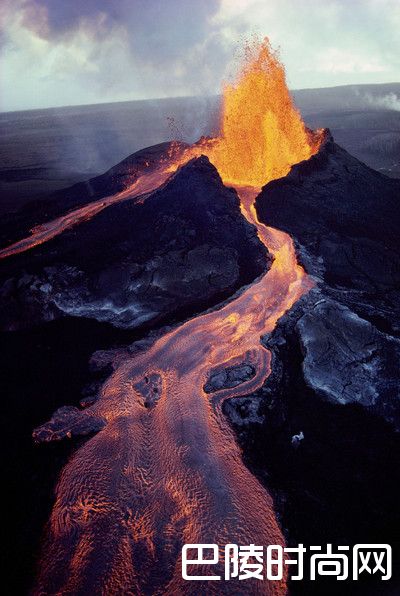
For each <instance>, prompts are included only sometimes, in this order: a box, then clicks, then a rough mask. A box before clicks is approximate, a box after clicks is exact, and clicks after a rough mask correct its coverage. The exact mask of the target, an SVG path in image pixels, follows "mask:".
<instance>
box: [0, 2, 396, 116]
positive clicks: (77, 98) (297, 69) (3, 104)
mask: <svg viewBox="0 0 400 596" xmlns="http://www.w3.org/2000/svg"><path fill="white" fill-rule="evenodd" d="M0 24H1V29H0V65H1V68H0V110H1V111H6V110H7V111H8V110H20V109H30V108H41V107H51V106H63V105H79V104H91V103H102V102H111V101H124V100H131V99H147V98H160V97H174V96H183V95H213V94H215V93H217V92H219V91H220V89H221V84H222V81H224V80H229V79H230V78H231V77H232V76H233V74H234V72H235V69H236V68H237V65H238V62H239V61H240V51H241V48H242V47H243V45H244V42H245V40H246V39H249V37H251V36H253V35H254V34H257V35H259V36H261V37H263V36H268V37H269V39H270V40H271V42H272V45H273V46H274V47H275V48H279V50H280V55H281V59H282V61H283V62H284V64H285V66H286V72H287V78H288V83H289V86H290V87H291V88H293V89H301V88H309V87H327V86H334V85H343V84H359V83H383V82H397V81H400V34H399V31H400V0H1V4H0Z"/></svg>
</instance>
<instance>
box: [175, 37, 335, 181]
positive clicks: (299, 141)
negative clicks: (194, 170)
mask: <svg viewBox="0 0 400 596" xmlns="http://www.w3.org/2000/svg"><path fill="white" fill-rule="evenodd" d="M322 136H323V135H322V131H317V132H312V131H310V130H308V129H307V128H306V127H305V125H304V122H303V120H302V119H301V116H300V113H299V112H298V110H297V109H296V107H295V106H294V104H293V100H292V98H291V95H290V93H289V90H288V87H287V84H286V77H285V69H284V66H283V65H282V64H281V62H280V61H279V57H278V54H277V52H275V51H274V50H273V49H272V47H271V44H270V42H269V41H268V39H267V38H265V39H264V40H263V41H262V42H259V41H257V40H255V41H253V43H250V44H248V45H247V46H246V51H245V60H244V63H243V66H242V68H241V70H240V72H239V74H238V76H237V79H236V81H235V82H234V83H233V84H231V85H228V84H226V85H225V87H224V90H223V109H222V115H221V136H220V137H217V138H215V139H202V140H200V141H199V142H198V143H197V144H196V145H194V146H193V147H191V148H190V149H189V150H188V153H190V155H191V156H192V157H195V156H198V155H200V154H201V153H203V154H205V155H207V156H208V157H209V159H210V161H211V162H212V163H213V164H214V165H215V167H216V168H217V170H218V172H219V174H220V176H221V178H222V179H223V181H224V182H225V183H229V184H235V185H239V186H253V187H260V186H263V185H264V184H267V182H269V181H270V180H274V179H276V178H281V177H282V176H286V174H287V173H288V172H289V170H290V168H291V166H292V165H293V164H295V163H298V162H300V161H303V160H305V159H309V158H310V157H311V155H313V154H314V153H316V152H317V151H318V149H319V146H320V144H321V139H322ZM185 160H187V153H186V156H185V158H184V161H185ZM181 163H182V162H181Z"/></svg>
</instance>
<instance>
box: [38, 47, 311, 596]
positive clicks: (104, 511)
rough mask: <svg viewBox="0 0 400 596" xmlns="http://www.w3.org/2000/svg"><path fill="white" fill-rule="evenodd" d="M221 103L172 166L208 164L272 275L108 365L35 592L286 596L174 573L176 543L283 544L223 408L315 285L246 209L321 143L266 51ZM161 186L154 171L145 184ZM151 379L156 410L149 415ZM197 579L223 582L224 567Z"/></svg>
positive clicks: (260, 377)
mask: <svg viewBox="0 0 400 596" xmlns="http://www.w3.org/2000/svg"><path fill="white" fill-rule="evenodd" d="M249 51H250V50H249ZM250 53H251V52H250ZM253 57H254V56H253ZM224 97H225V99H224V111H223V134H222V136H221V137H220V138H218V139H213V140H208V141H202V142H200V143H198V144H197V145H196V146H194V147H192V148H191V149H190V150H188V151H186V154H185V157H184V158H183V160H181V163H184V162H185V161H187V160H188V159H190V158H191V157H194V156H196V155H199V154H200V153H205V154H207V155H208V156H209V158H210V160H211V161H212V162H213V163H214V164H215V165H216V166H217V168H218V170H219V172H220V174H221V176H222V178H223V180H224V181H225V182H229V183H234V186H235V187H236V190H237V192H238V195H239V197H240V201H241V209H242V213H243V215H244V216H245V217H246V218H247V219H248V221H249V222H250V223H252V224H253V225H255V226H256V228H257V231H258V235H259V238H260V240H261V242H262V243H263V244H264V245H265V246H266V247H267V248H268V250H269V252H270V254H271V255H272V256H273V262H272V265H271V268H270V269H269V271H268V272H267V273H266V274H265V275H264V276H262V277H261V278H259V279H258V280H256V281H255V282H254V283H252V284H251V285H249V286H248V287H246V288H244V289H243V291H242V292H240V293H239V294H238V295H237V296H236V297H235V298H234V299H233V300H232V301H231V302H229V303H227V304H225V305H224V306H223V307H221V308H219V309H217V310H214V311H212V312H208V313H206V314H203V315H200V316H197V317H195V318H193V319H191V320H189V321H187V322H186V323H184V324H182V325H181V326H179V327H177V328H175V329H172V330H170V331H168V332H167V333H165V334H164V335H163V336H162V337H160V338H159V339H158V340H157V341H156V342H155V343H154V344H153V346H152V347H151V348H149V349H148V350H147V351H145V352H142V353H139V354H137V355H132V356H130V357H127V358H126V360H124V361H123V362H119V363H118V364H116V368H115V371H114V373H113V374H112V375H111V376H110V378H109V379H108V380H107V381H106V383H105V384H104V386H103V387H102V389H101V393H100V396H99V399H98V401H97V402H95V403H94V405H92V406H91V407H89V408H87V410H86V412H87V413H88V414H89V415H90V414H93V416H95V417H99V416H100V417H102V418H104V419H105V420H107V426H106V427H105V428H104V429H103V430H101V431H100V432H99V433H98V434H97V435H96V436H94V437H93V438H91V439H90V440H88V441H87V442H86V443H85V444H83V445H82V446H81V447H80V448H79V449H77V451H76V452H75V453H74V455H73V457H72V458H71V460H70V461H69V462H68V464H67V465H66V466H65V468H64V470H63V472H62V474H61V477H60V481H59V484H58V486H57V491H56V502H55V506H54V508H53V512H52V515H51V519H50V523H49V530H48V536H47V541H46V547H45V550H44V553H43V557H42V560H41V569H40V575H39V578H38V583H37V587H36V591H35V593H36V594H44V593H45V594H89V593H94V594H110V595H113V594H160V595H161V594H170V595H175V594H200V593H201V594H203V593H204V594H224V593H227V594H269V595H276V596H278V595H279V596H283V595H284V594H286V591H287V588H286V578H283V579H282V580H281V581H276V582H273V581H272V582H271V581H262V582H260V581H258V580H250V581H246V582H240V581H235V580H233V581H230V582H225V581H216V582H200V583H199V582H187V581H185V580H183V579H182V575H181V549H182V546H183V544H185V543H203V544H204V543H215V544H218V545H221V546H223V545H225V544H227V543H234V544H239V545H249V544H256V545H264V546H266V545H268V544H277V545H278V544H284V538H283V536H282V533H281V531H280V528H279V525H278V522H277V520H276V516H275V512H274V507H273V502H272V499H271V497H270V496H269V494H268V492H267V491H266V490H265V489H264V488H263V487H262V486H261V484H260V483H259V482H258V480H257V479H256V478H255V477H254V476H253V475H252V474H251V473H250V471H249V470H248V469H247V468H246V466H244V464H243V461H242V457H241V451H240V448H239V446H238V444H237V443H236V440H235V436H234V434H233V432H232V429H231V427H230V426H229V424H228V422H227V420H226V417H225V416H224V415H223V413H222V403H223V401H224V400H226V399H228V398H235V397H237V396H241V395H246V394H250V393H252V392H253V391H255V390H257V389H258V388H260V387H261V386H262V385H263V383H264V381H265V379H266V377H268V375H269V373H270V368H271V354H270V352H269V351H268V350H267V349H265V348H264V347H263V345H262V344H261V343H260V337H261V336H263V335H264V334H266V333H268V332H272V331H273V329H274V327H275V325H276V323H277V321H278V320H279V318H280V317H281V316H282V315H283V314H284V313H285V312H286V311H287V310H288V309H290V308H291V307H292V305H293V304H294V303H295V302H296V300H298V299H299V298H300V297H301V296H302V295H303V294H304V293H305V292H307V291H308V290H309V289H310V287H311V285H312V283H311V280H310V279H309V278H308V276H307V275H306V273H305V271H304V270H303V269H302V267H301V266H300V265H299V264H298V263H297V260H296V253H295V249H294V245H293V242H292V240H291V238H290V237H289V236H288V235H287V234H285V233H284V232H281V231H278V230H274V229H272V228H268V227H266V226H265V225H264V224H262V223H260V222H259V221H258V219H257V216H256V212H255V209H254V200H255V197H256V196H257V194H258V193H259V191H260V188H259V187H260V186H261V185H263V184H266V183H267V182H268V181H269V180H271V179H273V178H278V177H280V176H284V175H285V174H286V173H287V172H288V170H289V169H290V166H291V165H292V164H294V163H296V162H298V161H301V160H303V159H307V158H309V157H310V156H311V155H312V154H313V153H314V152H315V151H316V150H317V148H318V143H319V140H318V138H319V137H318V135H317V136H313V135H312V134H311V133H309V132H308V131H307V130H306V129H305V127H304V124H303V123H302V121H301V118H300V116H299V114H298V112H297V111H296V109H295V108H294V107H293V104H292V101H291V98H290V95H289V92H288V90H287V88H286V84H285V76H284V71H283V67H282V66H281V64H280V63H279V61H278V59H277V56H276V54H274V53H273V52H272V51H271V48H270V45H269V43H268V42H267V41H264V42H263V44H262V45H261V46H260V47H259V48H258V53H257V54H256V56H255V58H254V60H252V61H251V60H250V61H248V62H247V63H246V65H245V67H244V69H243V70H242V72H241V74H240V75H239V78H238V81H237V82H236V84H234V85H232V86H227V87H226V88H225V96H224ZM178 165H179V164H178V162H175V163H173V164H171V166H170V167H169V171H170V172H171V171H173V170H175V169H176V167H177V166H178ZM165 176H166V173H165V169H162V170H161V171H160V178H159V179H157V176H156V175H154V178H153V179H152V181H151V184H153V183H154V184H155V185H159V184H161V183H162V182H164V181H165ZM156 187H157V186H155V187H154V188H156ZM110 200H111V198H110ZM243 361H246V362H249V363H251V364H252V365H253V367H254V368H255V370H256V374H255V376H254V377H253V378H251V379H250V380H249V381H247V382H245V383H244V384H242V385H239V386H237V387H235V388H229V389H222V390H220V391H217V392H215V393H214V394H207V393H205V391H204V384H205V383H206V381H207V379H208V377H209V374H210V371H211V370H215V369H219V368H224V367H226V366H227V365H229V364H232V363H235V362H243ZM154 378H157V379H158V384H157V392H158V394H159V399H158V401H157V403H156V405H154V407H152V408H147V407H146V404H145V395H146V392H147V391H149V388H148V387H149V383H150V382H151V381H150V380H151V379H154ZM146 387H147V389H146ZM150 389H151V386H150ZM196 572H197V573H200V574H201V573H202V570H201V569H196ZM203 572H204V573H206V574H207V573H212V574H221V575H222V576H223V574H224V571H223V565H218V566H216V567H215V568H211V569H208V568H207V567H205V568H204V569H203Z"/></svg>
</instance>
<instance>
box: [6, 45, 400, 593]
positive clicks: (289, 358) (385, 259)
mask: <svg viewBox="0 0 400 596" xmlns="http://www.w3.org/2000/svg"><path fill="white" fill-rule="evenodd" d="M221 129H222V132H221V135H220V136H218V137H215V138H202V139H200V140H199V141H198V142H197V143H195V144H194V145H187V144H184V143H178V142H173V143H166V144H162V145H158V146H155V147H151V148H148V149H145V150H143V151H140V152H138V153H135V154H133V155H132V156H130V157H128V158H127V159H125V160H124V161H123V162H121V163H120V164H118V165H116V166H115V167H113V168H112V169H111V170H109V171H108V172H106V173H105V174H104V175H102V176H99V177H97V178H94V179H92V180H90V181H88V182H87V183H80V184H78V185H75V186H74V187H71V188H70V189H66V190H65V191H62V192H59V193H57V195H56V196H55V197H54V201H53V202H52V203H51V204H50V206H49V207H48V208H47V209H48V210H47V212H46V213H45V214H42V216H41V217H40V218H39V219H40V221H38V215H37V212H35V211H34V210H32V208H30V209H27V210H25V211H23V212H21V213H20V215H19V216H18V217H16V218H15V220H14V221H13V222H11V223H9V224H8V225H7V226H6V227H5V229H4V232H3V235H2V238H3V244H2V248H1V250H0V274H1V279H2V282H1V290H0V291H1V296H2V301H3V304H4V308H3V310H2V314H1V319H0V322H1V325H2V328H3V329H4V331H5V332H8V333H10V332H15V331H16V330H19V331H20V332H22V331H23V332H24V333H28V334H29V333H30V332H31V330H32V329H33V328H34V327H35V326H38V325H44V324H49V322H55V321H61V320H65V319H66V320H73V321H74V324H76V322H77V321H78V329H79V324H81V325H84V322H85V321H87V320H88V319H89V320H92V321H96V322H97V323H99V324H107V326H108V328H109V329H115V330H118V333H119V332H120V331H121V330H124V332H130V333H131V332H132V331H133V330H134V331H135V333H136V336H135V338H134V339H135V341H130V342H128V341H127V338H128V336H127V335H126V336H124V337H125V340H126V341H125V343H124V344H122V343H121V341H120V338H121V335H118V340H117V339H116V340H115V342H111V343H112V345H111V346H108V348H110V349H107V350H104V349H102V350H98V351H97V352H96V353H95V354H94V355H93V357H92V359H91V365H92V367H94V368H96V370H97V371H98V370H102V371H103V373H104V377H103V378H102V379H101V382H100V383H97V384H96V385H95V387H94V389H93V391H92V394H91V395H90V398H88V399H82V400H81V403H80V405H79V407H78V404H73V405H64V406H62V407H58V408H57V409H56V410H55V411H54V413H53V414H52V415H51V414H50V416H49V421H48V422H45V421H43V423H42V424H40V425H39V426H38V427H37V428H36V429H35V430H34V431H33V438H34V441H35V442H36V443H49V442H53V441H60V440H62V439H67V440H68V439H75V438H76V437H82V436H85V437H86V439H82V438H80V439H79V441H80V443H79V446H78V447H77V449H76V450H75V451H74V453H73V455H72V457H71V458H70V459H69V460H68V461H67V462H66V464H65V466H64V468H63V470H62V472H61V474H60V477H59V480H58V483H57V487H56V491H55V493H56V494H55V500H54V504H53V509H52V512H51V515H50V519H49V522H48V524H47V528H46V536H45V540H44V544H43V549H42V554H41V557H40V563H39V570H38V576H37V580H36V584H35V588H34V593H37V594H43V593H45V594H54V593H57V594H58V593H68V594H86V593H90V592H95V593H107V594H125V593H134V594H186V593H187V594H192V593H193V594H194V593H196V594H198V593H199V590H200V591H204V593H207V594H208V593H210V594H212V593H218V594H220V593H235V594H241V593H243V594H249V593H251V594H285V593H287V590H288V579H289V578H288V577H287V574H286V572H285V573H283V575H282V577H281V578H280V579H279V580H278V581H271V580H268V581H267V580H265V581H262V582H260V581H258V580H256V579H251V580H249V581H248V582H247V583H246V584H245V585H244V583H242V582H240V581H238V580H237V579H232V580H231V581H230V582H218V583H217V587H212V582H211V583H210V582H207V581H203V582H200V584H199V583H198V582H194V583H193V582H188V581H187V580H185V579H183V577H182V573H181V565H182V558H181V557H182V555H181V551H182V546H183V545H184V544H217V545H225V544H232V543H233V544H260V545H265V546H266V545H284V544H285V541H290V540H292V539H293V537H299V536H298V533H297V532H298V530H299V528H303V529H304V520H303V521H302V517H301V509H302V507H303V508H304V510H305V511H307V512H309V511H311V512H312V511H314V514H315V515H316V516H317V517H318V515H321V516H323V515H325V518H326V525H327V527H329V528H331V530H332V536H333V538H332V539H330V540H328V541H333V540H337V541H338V542H339V543H340V540H344V542H345V543H346V540H350V539H351V540H355V541H356V542H360V541H361V542H362V541H364V542H367V543H368V542H371V539H368V537H367V536H365V534H364V533H363V532H364V529H365V528H364V526H362V525H360V523H359V522H360V520H359V518H358V517H357V515H358V516H359V517H362V515H363V514H364V513H365V514H367V515H368V516H369V520H370V523H371V525H372V526H373V527H374V532H375V534H374V539H376V542H378V543H385V542H386V541H387V540H388V539H387V538H386V537H385V536H384V535H383V534H382V532H386V531H387V529H388V524H386V523H383V524H382V523H381V522H382V516H383V514H382V508H383V509H384V510H385V513H384V516H386V517H385V522H387V519H391V520H392V523H393V520H394V519H395V516H396V515H397V513H395V511H394V507H393V504H392V502H391V500H390V499H391V495H392V494H393V486H392V483H394V482H395V478H394V477H395V476H396V475H397V473H398V472H397V471H396V470H397V469H398V467H397V466H396V465H395V459H396V455H397V454H398V435H397V434H396V432H395V431H396V430H398V429H399V427H400V412H399V371H398V366H397V364H396V363H397V362H398V359H399V356H400V341H399V339H398V330H399V328H398V300H397V298H398V288H399V262H400V259H399V246H398V231H399V228H400V226H399V224H400V222H399V215H398V214H399V210H398V199H399V196H400V182H399V181H398V180H392V179H388V178H386V177H385V176H383V175H381V174H378V173H376V172H374V171H373V170H371V169H369V168H368V167H366V166H365V165H363V164H362V163H360V162H359V161H357V160H356V159H355V158H353V157H351V156H350V155H349V154H347V153H346V152H345V151H344V150H343V149H341V148H340V147H339V146H338V145H336V144H335V143H334V141H333V139H332V137H331V135H330V133H329V131H328V130H319V131H311V130H308V129H307V128H306V127H305V125H304V123H303V122H302V119H301V117H300V114H299V113H298V111H297V110H296V108H295V106H294V105H293V102H292V99H291V97H290V94H289V92H288V90H287V87H286V82H285V74H284V69H283V67H282V65H281V64H280V62H279V59H278V56H277V54H276V53H274V52H273V51H272V49H271V47H270V45H269V43H268V42H267V41H265V42H264V43H263V44H261V45H257V46H256V47H254V46H249V47H248V48H247V53H246V61H245V64H244V67H243V69H242V71H241V73H240V74H239V76H238V78H237V80H236V82H235V83H234V84H232V85H229V86H227V87H226V88H225V90H224V107H223V113H222V118H221ZM36 207H37V205H36ZM82 328H83V327H82ZM116 337H117V335H116ZM131 339H133V336H132V338H131ZM78 341H79V339H78ZM102 347H104V346H98V348H102ZM296 390H298V391H299V403H300V406H301V404H303V406H304V407H303V414H302V415H301V414H299V411H298V408H299V404H297V405H294V400H295V397H294V394H295V392H296ZM332 412H334V414H332V415H331V413H332ZM338 412H339V413H338ZM318 415H320V420H319V421H318ZM335 421H336V424H337V426H334V423H335ZM360 421H361V422H360ZM299 424H301V425H304V426H302V427H301V428H300V427H299V426H298V425H299ZM318 424H321V428H322V427H324V428H325V427H328V426H329V424H330V425H332V426H331V427H329V431H330V434H329V436H330V437H331V438H332V437H335V441H336V443H335V447H333V448H335V449H337V451H338V452H339V451H340V450H343V451H344V452H345V448H344V442H345V441H346V440H347V441H348V440H349V437H350V436H351V437H352V440H353V441H354V442H355V444H356V446H355V447H354V451H356V455H354V461H355V462H357V464H359V465H361V470H359V471H358V476H357V477H358V479H359V481H358V484H357V483H355V484H354V485H353V486H350V487H349V495H348V501H349V503H350V509H351V507H352V503H353V500H356V495H357V493H358V491H359V490H366V489H367V490H368V491H370V493H372V494H374V495H375V494H376V493H374V490H376V489H374V488H373V487H372V486H371V484H372V483H371V474H377V475H378V473H379V477H380V478H381V485H380V486H384V487H385V488H386V489H387V495H386V496H385V497H381V503H380V504H379V506H374V507H372V505H371V504H369V506H368V505H366V506H365V507H364V509H362V511H361V513H355V514H354V515H355V520H354V521H353V522H352V523H350V522H349V523H348V524H347V525H346V524H341V523H340V519H341V518H340V511H338V508H337V507H333V506H332V503H331V502H332V501H334V502H336V501H337V502H339V503H343V495H342V493H341V492H340V490H339V489H338V488H337V482H340V475H341V473H342V474H343V478H347V476H349V477H350V476H352V475H353V473H354V470H353V468H351V466H350V469H349V468H345V467H344V466H343V462H341V463H338V462H334V461H333V462H331V459H332V456H331V457H330V458H328V459H329V462H330V467H329V468H325V471H324V470H323V469H324V466H323V456H324V454H325V455H326V453H325V451H326V446H325V445H324V450H323V449H320V447H321V444H322V443H323V439H321V437H320V436H319V432H320V431H319V429H318ZM315 425H316V426H315ZM324 425H325V426H324ZM346 425H347V426H348V428H347V430H346V428H344V427H346ZM300 431H301V433H300ZM303 431H304V432H303ZM367 431H368V432H369V433H370V436H371V435H373V437H374V441H375V444H374V447H373V449H371V445H370V444H369V443H368V437H366V436H364V435H363V434H362V433H363V432H365V433H367V435H368V432H367ZM341 432H342V435H341V434H340V433H341ZM298 433H300V434H298ZM335 433H336V434H335ZM322 434H324V433H322ZM295 436H296V437H299V436H301V437H302V438H301V441H302V442H304V446H303V445H302V444H300V445H299V446H297V448H296V449H295V447H294V445H297V442H296V440H295V439H293V437H295ZM327 436H328V435H327ZM265 440H266V441H267V445H265V444H264V443H263V441H265ZM297 441H299V439H297ZM357 441H358V443H357ZM255 445H257V446H258V449H254V446H255ZM251 446H253V448H252V447H251ZM388 450H389V451H390V455H389V456H387V459H386V460H385V457H386V456H384V454H385V453H387V451H388ZM371 451H373V455H372V456H371ZM311 453H313V454H314V455H313V457H311V455H310V454H311ZM243 455H244V456H245V461H246V463H247V465H245V463H244V460H243ZM291 460H292V463H291ZM293 461H296V465H297V466H298V468H299V469H301V470H303V487H302V490H301V489H300V488H299V486H300V483H301V480H300V479H299V478H298V477H297V476H296V473H295V469H294V468H295V466H294V464H293ZM360 462H363V463H362V464H360ZM313 463H314V464H315V470H314V475H313V472H310V470H309V467H310V466H311V468H312V465H313ZM335 466H336V467H335ZM338 466H339V467H338ZM340 466H342V467H340ZM389 466H390V468H391V474H390V477H389V475H387V474H385V473H384V472H385V470H386V471H387V470H388V467H389ZM280 467H283V471H282V470H281V471H279V469H280ZM285 470H286V472H285ZM316 471H317V472H316ZM285 473H286V474H287V476H286V478H289V479H290V482H289V484H290V486H289V487H288V483H286V484H285V481H284V478H285ZM315 473H317V477H316V476H315ZM324 474H325V475H324ZM346 474H347V476H346ZM330 475H332V476H333V477H334V478H335V481H336V485H335V488H334V489H333V491H332V492H329V491H328V492H326V493H324V491H323V490H322V488H321V487H323V486H324V483H325V484H326V480H327V478H328V477H330ZM335 490H336V492H335ZM352 491H353V492H352ZM300 493H301V495H302V496H301V497H300V496H299V494H300ZM335 499H336V501H335ZM283 502H285V503H286V505H282V503H283ZM311 503H314V505H312V504H311ZM316 503H317V505H316ZM321 503H322V505H321ZM313 507H314V509H313ZM321 510H322V511H323V512H324V514H322V513H321ZM386 518H387V519H386ZM338 519H339V521H338ZM282 520H284V521H283V523H282ZM320 521H321V522H323V519H321V520H320ZM335 521H336V526H335ZM286 523H288V525H290V527H287V526H286ZM291 524H293V525H291ZM375 526H376V527H375ZM338 528H340V531H338ZM346 528H347V529H346ZM349 528H350V529H349ZM354 528H355V530H354ZM379 529H380V530H381V534H379ZM353 530H354V532H353ZM304 531H305V530H304ZM335 532H336V533H335ZM346 532H347V533H346ZM316 536H317V538H318V537H319V538H321V536H320V535H318V533H316V532H315V531H314V534H313V533H312V532H311V533H310V534H309V537H310V540H313V539H315V537H316ZM328 538H329V537H328ZM199 570H200V571H201V573H203V574H207V573H208V569H207V564H205V565H202V566H199V567H198V569H197V571H199ZM213 573H215V574H217V575H221V576H223V574H224V561H221V560H220V561H219V562H218V563H217V564H216V565H215V566H214V567H213ZM205 590H206V591H205Z"/></svg>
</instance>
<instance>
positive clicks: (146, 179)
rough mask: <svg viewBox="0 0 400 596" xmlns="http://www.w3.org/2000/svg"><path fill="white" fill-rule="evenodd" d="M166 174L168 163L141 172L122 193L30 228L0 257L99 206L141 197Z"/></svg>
mask: <svg viewBox="0 0 400 596" xmlns="http://www.w3.org/2000/svg"><path fill="white" fill-rule="evenodd" d="M170 176H171V172H170V165H169V163H168V164H167V163H165V165H164V166H163V165H161V167H159V168H158V169H157V170H156V171H155V172H154V171H148V172H146V171H145V172H143V173H142V174H141V175H140V176H139V177H138V179H137V180H136V181H135V182H134V183H133V184H131V185H130V186H129V187H128V188H126V189H125V190H123V191H122V192H119V193H116V194H113V195H110V196H108V197H103V198H102V199H99V200H97V201H92V202H91V203H89V204H88V205H85V206H84V207H79V208H78V209H74V210H72V211H69V212H68V213H66V214H65V215H62V216H61V217H58V218H57V219H53V220H51V221H49V222H47V223H44V224H40V225H38V226H35V227H34V228H32V230H31V235H30V236H28V237H26V238H23V239H22V240H18V242H15V243H14V244H11V245H10V246H7V247H5V248H3V249H1V250H0V259H5V258H6V257H10V256H12V255H17V254H19V253H21V252H25V251H27V250H30V249H31V248H34V247H35V246H38V245H40V244H43V243H44V242H48V241H49V240H51V239H52V238H55V237H56V236H58V235H59V234H61V233H62V232H64V231H65V230H68V229H69V228H72V227H74V226H77V225H79V224H80V223H82V222H84V221H86V220H88V219H91V218H92V217H94V216H95V215H97V214H98V213H100V211H103V209H106V207H109V206H110V205H113V204H114V203H119V202H121V201H125V200H127V199H130V200H132V199H142V198H144V197H146V196H148V195H149V194H150V193H152V192H153V191H154V190H155V189H157V188H159V187H160V186H161V185H162V184H163V183H164V182H165V181H166V180H167V179H168V178H169V177H170Z"/></svg>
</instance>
